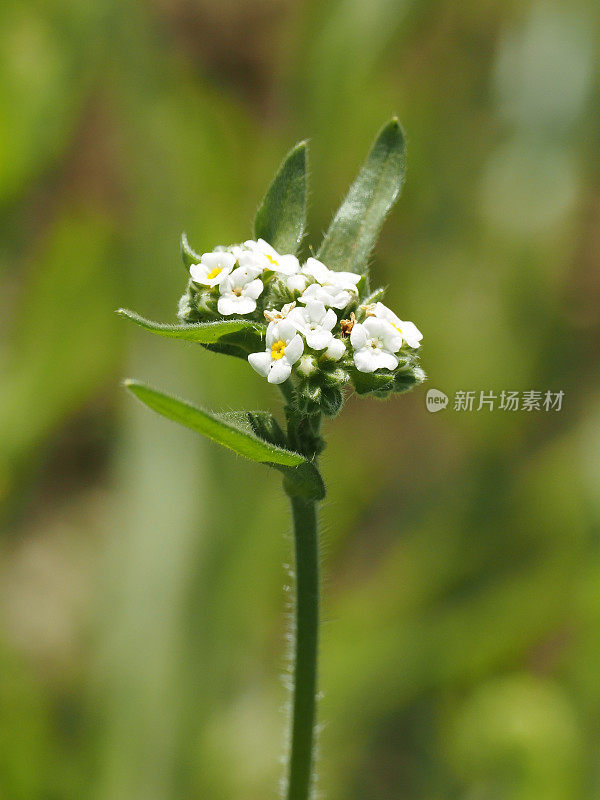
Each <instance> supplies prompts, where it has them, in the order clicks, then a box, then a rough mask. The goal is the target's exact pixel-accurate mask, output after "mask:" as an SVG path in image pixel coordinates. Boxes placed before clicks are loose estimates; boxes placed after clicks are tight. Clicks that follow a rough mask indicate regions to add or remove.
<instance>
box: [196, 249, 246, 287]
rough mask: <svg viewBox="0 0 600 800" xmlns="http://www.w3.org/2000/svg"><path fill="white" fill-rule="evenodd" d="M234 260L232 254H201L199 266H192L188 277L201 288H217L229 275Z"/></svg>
mask: <svg viewBox="0 0 600 800" xmlns="http://www.w3.org/2000/svg"><path fill="white" fill-rule="evenodd" d="M235 261H236V258H235V256H234V255H233V254H232V253H226V252H214V253H203V254H202V258H201V259H200V263H199V264H192V265H191V267H190V275H191V276H192V280H193V281H194V283H200V284H202V285H203V286H217V285H218V284H220V283H222V282H223V281H224V280H225V278H226V277H227V276H228V275H229V273H230V272H231V270H232V269H233V267H234V265H235Z"/></svg>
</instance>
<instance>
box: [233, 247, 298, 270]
mask: <svg viewBox="0 0 600 800" xmlns="http://www.w3.org/2000/svg"><path fill="white" fill-rule="evenodd" d="M244 247H246V248H247V250H244V251H242V252H241V253H240V255H239V262H240V266H242V267H248V268H249V269H255V270H258V272H257V274H260V273H261V272H262V271H263V270H267V269H268V270H274V271H275V272H281V273H282V274H283V275H295V274H296V273H297V272H298V271H299V269H300V262H299V261H298V259H297V258H296V256H293V255H291V254H288V255H281V254H280V253H278V252H277V250H275V249H274V248H272V247H271V245H270V244H269V243H268V242H265V240H264V239H259V240H258V241H257V242H255V241H254V240H253V239H248V241H246V242H244Z"/></svg>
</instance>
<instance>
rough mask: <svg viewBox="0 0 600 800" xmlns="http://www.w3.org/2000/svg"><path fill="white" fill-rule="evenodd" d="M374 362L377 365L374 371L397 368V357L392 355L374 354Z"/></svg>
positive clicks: (384, 353)
mask: <svg viewBox="0 0 600 800" xmlns="http://www.w3.org/2000/svg"><path fill="white" fill-rule="evenodd" d="M375 361H376V363H377V367H376V369H382V368H383V369H396V367H397V366H398V357H397V356H395V355H394V354H393V353H386V352H379V353H375Z"/></svg>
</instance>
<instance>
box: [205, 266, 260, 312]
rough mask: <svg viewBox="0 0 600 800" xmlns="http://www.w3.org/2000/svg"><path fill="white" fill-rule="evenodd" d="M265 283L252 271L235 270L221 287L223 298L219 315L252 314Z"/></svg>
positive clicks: (220, 301)
mask: <svg viewBox="0 0 600 800" xmlns="http://www.w3.org/2000/svg"><path fill="white" fill-rule="evenodd" d="M263 288H264V287H263V283H262V281H261V280H259V279H258V278H256V277H255V276H254V273H253V272H252V271H251V270H247V269H245V268H244V267H238V268H237V269H234V271H233V272H232V273H231V275H228V276H227V278H226V279H225V280H224V281H223V282H222V283H221V284H220V285H219V291H220V292H221V296H220V297H219V302H218V304H217V308H218V310H219V314H222V315H223V316H224V317H229V316H231V314H251V313H252V312H253V311H254V310H255V309H256V298H257V297H259V296H260V294H261V292H262V290H263Z"/></svg>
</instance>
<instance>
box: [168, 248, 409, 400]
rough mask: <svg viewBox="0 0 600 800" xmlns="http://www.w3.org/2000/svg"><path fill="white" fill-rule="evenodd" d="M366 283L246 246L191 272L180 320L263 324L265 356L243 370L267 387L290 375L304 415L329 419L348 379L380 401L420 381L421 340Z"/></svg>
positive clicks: (218, 253)
mask: <svg viewBox="0 0 600 800" xmlns="http://www.w3.org/2000/svg"><path fill="white" fill-rule="evenodd" d="M366 284H367V281H366V278H365V277H364V276H363V275H358V274H356V273H353V272H338V271H333V270H330V269H329V268H328V267H327V266H326V265H325V264H323V263H322V262H321V261H318V260H317V259H316V258H309V259H308V260H307V261H306V263H305V264H303V265H301V264H300V262H299V260H298V258H296V256H294V255H291V254H280V253H278V252H277V251H276V250H274V248H273V247H271V245H270V244H268V243H267V242H266V241H264V240H263V239H259V240H258V241H253V240H249V241H246V242H244V243H243V245H232V246H230V247H227V248H216V249H215V250H214V251H213V252H211V253H204V254H203V255H202V256H201V257H199V260H198V262H197V263H193V264H191V266H190V282H189V285H188V289H187V292H186V294H185V295H184V296H183V297H182V298H181V301H180V305H179V317H180V319H181V320H182V321H183V322H207V321H211V320H219V319H223V318H234V319H237V318H243V319H250V320H253V321H255V322H256V323H257V324H262V325H264V323H265V320H266V321H267V323H268V325H267V328H266V334H265V340H266V348H265V349H264V350H262V351H260V352H251V353H249V354H248V355H247V358H248V361H249V363H250V365H251V366H252V367H253V368H254V369H255V370H256V372H258V373H259V374H260V375H262V376H263V377H265V378H267V380H268V381H269V383H273V384H279V383H283V382H284V381H287V380H288V379H289V378H290V376H291V375H292V373H294V375H295V377H296V381H295V383H296V385H297V387H299V388H301V389H303V390H304V397H305V400H306V403H307V405H308V407H309V410H310V406H311V404H312V406H313V407H315V408H316V407H321V410H324V411H325V413H330V414H334V413H337V411H338V410H339V406H341V392H340V390H341V388H342V387H343V386H344V385H345V384H346V383H348V382H349V381H351V382H352V383H353V384H354V386H355V388H356V390H357V391H358V392H359V393H361V394H363V393H369V392H371V393H374V394H376V395H379V396H385V395H387V394H389V392H390V391H404V390H405V389H408V388H410V387H411V386H412V385H414V384H415V383H419V382H420V381H421V380H423V378H424V375H423V373H422V371H421V370H420V368H419V367H418V365H417V359H416V349H417V348H418V347H419V346H420V343H421V339H422V334H421V333H420V332H419V330H418V328H417V327H416V326H415V325H414V324H413V323H412V322H406V321H403V320H401V319H400V318H399V317H398V316H396V314H394V312H393V311H391V310H390V309H389V308H387V306H385V305H383V303H381V302H380V301H379V298H380V297H381V296H382V295H383V291H382V290H379V291H376V292H372V293H369V292H368V289H367V285H366Z"/></svg>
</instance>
